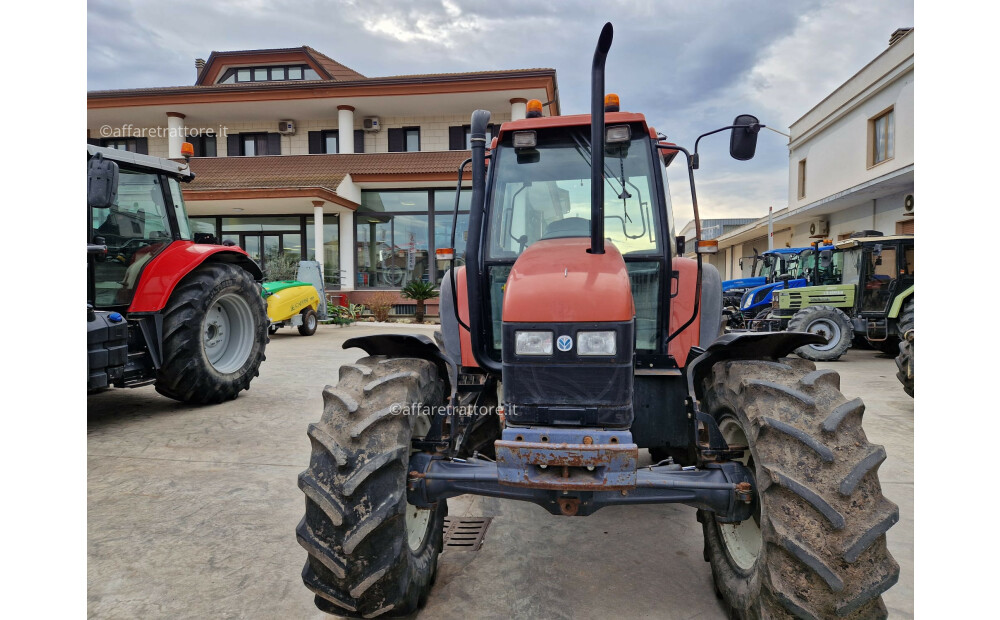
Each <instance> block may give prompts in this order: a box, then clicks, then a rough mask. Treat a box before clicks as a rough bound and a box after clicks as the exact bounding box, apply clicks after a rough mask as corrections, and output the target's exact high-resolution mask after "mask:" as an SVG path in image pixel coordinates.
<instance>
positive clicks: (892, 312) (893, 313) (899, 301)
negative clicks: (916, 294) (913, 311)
mask: <svg viewBox="0 0 1000 620" xmlns="http://www.w3.org/2000/svg"><path fill="white" fill-rule="evenodd" d="M911 297H913V285H910V286H909V287H908V288H907V289H906V290H904V291H903V292H902V293H900V294H899V295H897V296H896V299H895V300H893V302H892V305H891V306H889V314H887V315H886V316H887V317H889V318H890V319H894V318H896V317H898V316H899V311H900V310H902V308H903V302H905V301H906V300H907V299H909V298H911Z"/></svg>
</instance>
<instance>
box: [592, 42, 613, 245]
mask: <svg viewBox="0 0 1000 620" xmlns="http://www.w3.org/2000/svg"><path fill="white" fill-rule="evenodd" d="M613 37H614V28H612V27H611V22H608V23H606V24H604V28H603V29H602V30H601V36H600V38H598V39H597V49H595V50H594V65H593V68H592V69H591V73H590V164H591V168H590V253H591V254H604V63H605V62H606V61H607V60H608V50H609V49H611V39H612V38H613Z"/></svg>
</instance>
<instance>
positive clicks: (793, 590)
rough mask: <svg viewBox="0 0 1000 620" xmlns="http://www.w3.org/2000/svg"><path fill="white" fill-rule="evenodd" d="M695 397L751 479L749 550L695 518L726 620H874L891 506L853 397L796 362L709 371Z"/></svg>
mask: <svg viewBox="0 0 1000 620" xmlns="http://www.w3.org/2000/svg"><path fill="white" fill-rule="evenodd" d="M703 388H704V396H703V398H702V408H703V410H705V411H706V412H708V413H709V414H710V415H712V416H713V417H715V418H716V420H719V423H720V428H725V427H729V428H739V429H741V430H742V431H743V433H744V435H745V440H746V442H747V445H749V449H750V454H749V459H748V461H749V463H748V467H749V468H750V470H751V472H752V473H753V474H754V477H755V480H756V490H757V499H756V501H757V502H758V503H757V504H756V509H755V518H754V519H755V522H756V523H757V525H758V527H759V531H758V532H757V533H756V535H757V539H756V541H757V544H756V545H750V544H743V542H744V540H743V538H740V537H739V535H737V537H736V538H735V539H734V538H733V534H732V533H731V532H732V530H729V531H727V530H724V529H723V528H725V527H727V526H726V525H724V524H719V523H717V522H716V520H715V516H714V514H713V513H711V512H708V511H704V510H702V511H699V513H698V520H699V521H701V522H702V529H703V532H704V535H705V559H706V560H708V561H709V562H711V564H712V575H713V579H714V581H715V585H716V587H717V588H718V590H719V592H720V593H721V595H722V598H723V599H724V600H725V602H726V603H727V604H728V605H729V606H730V607H731V610H732V611H733V612H734V615H736V616H737V617H741V618H788V617H796V618H834V617H837V618H848V619H861V618H866V619H867V618H885V617H886V615H887V612H886V608H885V604H884V603H883V601H882V597H881V594H882V593H883V592H884V591H885V590H887V589H889V588H890V587H891V586H892V585H893V584H895V583H896V581H897V579H898V578H899V565H898V564H897V563H896V561H895V560H894V559H893V558H892V556H891V555H890V554H889V551H888V548H887V546H886V537H885V533H886V531H887V530H888V529H889V528H890V527H891V526H892V525H893V524H895V523H896V522H897V521H898V520H899V509H898V508H897V506H896V505H895V504H894V503H892V502H891V501H889V500H887V499H886V498H885V497H884V496H883V495H882V490H881V486H880V484H879V479H878V468H879V466H880V465H881V463H882V462H883V461H884V460H885V458H886V454H885V450H884V449H883V447H882V446H879V445H874V444H871V443H869V442H868V439H867V437H866V436H865V433H864V430H863V429H862V427H861V417H862V414H863V413H864V404H863V403H862V402H861V400H860V399H854V400H847V399H846V398H845V397H844V395H843V394H841V392H840V376H839V375H838V374H837V373H836V372H834V371H832V370H815V365H814V364H812V363H811V362H807V361H803V360H798V359H795V358H784V359H782V360H778V361H773V362H772V361H759V360H754V361H723V362H719V363H717V364H716V365H715V367H714V368H713V369H712V374H711V376H710V377H709V378H707V379H706V380H705V384H704V386H703ZM729 527H733V526H729ZM734 540H735V541H736V542H735V543H734V542H733V541H734ZM754 547H756V549H755V551H754V552H753V553H747V552H746V549H754ZM738 560H742V561H738Z"/></svg>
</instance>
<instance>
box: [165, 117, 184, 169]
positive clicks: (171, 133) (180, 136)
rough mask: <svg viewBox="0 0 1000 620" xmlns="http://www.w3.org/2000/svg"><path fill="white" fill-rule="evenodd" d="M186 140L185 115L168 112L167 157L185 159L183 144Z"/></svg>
mask: <svg viewBox="0 0 1000 620" xmlns="http://www.w3.org/2000/svg"><path fill="white" fill-rule="evenodd" d="M184 138H185V136H184V115H183V114H181V113H180V112H167V157H169V158H171V159H178V158H180V157H183V155H181V144H183V143H184Z"/></svg>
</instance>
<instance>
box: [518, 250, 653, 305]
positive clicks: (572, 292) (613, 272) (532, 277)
mask: <svg viewBox="0 0 1000 620" xmlns="http://www.w3.org/2000/svg"><path fill="white" fill-rule="evenodd" d="M589 247H590V238H589V237H569V238H562V239H543V240H541V241H537V242H535V243H533V244H532V245H530V246H529V247H528V248H527V249H526V250H525V251H524V252H523V253H522V254H521V256H520V257H518V259H517V262H515V263H514V267H513V268H512V269H511V271H510V277H509V278H508V279H507V285H506V288H505V290H504V297H503V320H504V322H505V323H556V322H561V323H567V322H573V323H575V322H607V321H631V320H632V318H633V317H634V316H635V304H634V303H633V301H632V287H631V285H630V284H629V277H628V271H627V270H626V269H625V260H624V259H623V258H622V255H621V253H620V252H619V251H618V249H617V248H616V247H615V246H614V245H613V244H612V243H610V242H609V243H607V245H606V250H605V253H604V254H591V253H589V252H587V249H588V248H589Z"/></svg>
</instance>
